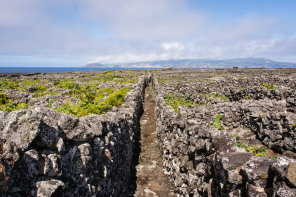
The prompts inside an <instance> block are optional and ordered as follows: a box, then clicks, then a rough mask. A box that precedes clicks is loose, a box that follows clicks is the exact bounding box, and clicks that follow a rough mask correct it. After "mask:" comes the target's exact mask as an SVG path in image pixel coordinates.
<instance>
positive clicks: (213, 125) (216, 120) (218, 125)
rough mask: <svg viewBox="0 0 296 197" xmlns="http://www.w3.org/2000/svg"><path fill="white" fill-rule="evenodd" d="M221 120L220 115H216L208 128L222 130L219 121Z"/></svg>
mask: <svg viewBox="0 0 296 197" xmlns="http://www.w3.org/2000/svg"><path fill="white" fill-rule="evenodd" d="M221 118H223V115H222V114H219V115H217V116H216V117H215V118H214V120H213V123H212V124H211V125H210V127H215V128H216V129H218V130H222V127H221V125H220V119H221Z"/></svg>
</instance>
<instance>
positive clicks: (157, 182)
mask: <svg viewBox="0 0 296 197" xmlns="http://www.w3.org/2000/svg"><path fill="white" fill-rule="evenodd" d="M143 108H144V112H143V115H142V117H141V120H140V121H141V122H140V124H141V140H140V143H141V153H140V157H139V164H138V165H137V167H136V168H137V191H136V193H135V196H147V197H148V196H149V197H150V196H151V197H155V196H174V190H173V184H172V183H171V182H170V181H169V180H168V177H167V176H166V175H165V174H164V172H163V168H162V158H161V153H160V150H159V146H158V143H157V138H156V136H157V134H156V130H155V115H154V110H155V102H154V100H153V93H152V89H151V86H149V87H147V88H146V91H145V100H144V106H143Z"/></svg>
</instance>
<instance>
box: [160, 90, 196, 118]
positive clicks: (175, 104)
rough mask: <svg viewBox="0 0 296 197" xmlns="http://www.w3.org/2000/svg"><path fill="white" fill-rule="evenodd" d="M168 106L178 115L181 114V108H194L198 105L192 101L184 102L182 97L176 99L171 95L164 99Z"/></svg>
mask: <svg viewBox="0 0 296 197" xmlns="http://www.w3.org/2000/svg"><path fill="white" fill-rule="evenodd" d="M164 100H165V102H166V104H167V105H169V106H171V107H172V108H173V109H174V111H175V112H176V113H179V107H181V106H184V105H185V106H187V107H192V106H194V105H196V104H195V103H193V102H192V101H190V100H184V99H183V98H182V97H181V96H178V97H175V96H174V95H173V94H171V93H169V94H167V95H166V96H165V97H164Z"/></svg>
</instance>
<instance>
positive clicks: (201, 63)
mask: <svg viewBox="0 0 296 197" xmlns="http://www.w3.org/2000/svg"><path fill="white" fill-rule="evenodd" d="M169 66H171V67H173V68H232V67H238V68H296V63H291V62H277V61H273V60H271V59H266V58H234V59H178V60H175V59H172V60H159V61H147V62H135V63H122V64H100V63H90V64H87V65H85V66H83V67H86V68H166V67H169Z"/></svg>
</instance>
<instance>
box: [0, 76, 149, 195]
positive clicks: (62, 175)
mask: <svg viewBox="0 0 296 197" xmlns="http://www.w3.org/2000/svg"><path fill="white" fill-rule="evenodd" d="M144 73H145V72H144V71H114V72H99V73H98V72H87V73H85V72H83V73H62V74H34V75H21V74H12V75H2V76H1V87H0V88H1V97H0V98H1V110H2V111H0V131H1V136H0V138H1V143H0V153H1V155H0V193H1V196H131V195H133V193H134V191H135V189H136V179H135V176H136V174H135V172H136V170H135V162H136V161H135V156H136V155H135V154H134V152H136V149H138V146H137V143H138V141H139V135H140V134H139V132H140V130H139V120H140V115H141V112H142V102H143V98H144V88H145V87H146V86H147V84H148V82H149V80H150V77H148V76H145V75H142V74H144ZM140 75H142V76H140ZM61 112H63V113H61Z"/></svg>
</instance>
